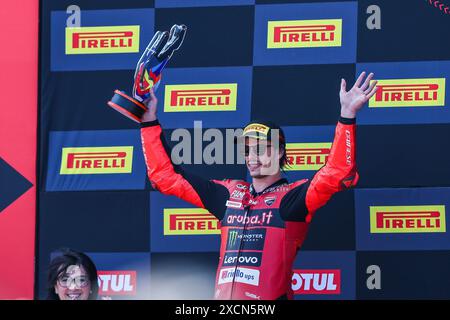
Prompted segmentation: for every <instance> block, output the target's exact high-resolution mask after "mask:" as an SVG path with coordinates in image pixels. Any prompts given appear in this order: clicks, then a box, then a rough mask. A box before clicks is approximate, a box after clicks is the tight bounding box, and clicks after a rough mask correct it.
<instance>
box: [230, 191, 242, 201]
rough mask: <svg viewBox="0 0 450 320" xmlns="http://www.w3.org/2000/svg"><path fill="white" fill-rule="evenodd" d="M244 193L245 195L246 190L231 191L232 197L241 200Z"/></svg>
mask: <svg viewBox="0 0 450 320" xmlns="http://www.w3.org/2000/svg"><path fill="white" fill-rule="evenodd" d="M244 195H245V191H240V190H234V191H233V192H232V193H231V196H230V198H233V199H235V200H240V199H243V198H244Z"/></svg>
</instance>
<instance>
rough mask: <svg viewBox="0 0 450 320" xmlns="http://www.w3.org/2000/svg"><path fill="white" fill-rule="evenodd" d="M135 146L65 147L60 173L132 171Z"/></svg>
mask: <svg viewBox="0 0 450 320" xmlns="http://www.w3.org/2000/svg"><path fill="white" fill-rule="evenodd" d="M132 167H133V146H124V147H90V148H84V147H83V148H63V149H62V159H61V169H60V174H106V173H131V171H132Z"/></svg>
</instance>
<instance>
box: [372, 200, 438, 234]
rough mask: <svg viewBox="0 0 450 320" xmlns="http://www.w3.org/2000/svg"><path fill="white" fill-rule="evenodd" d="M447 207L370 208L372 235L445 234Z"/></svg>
mask: <svg viewBox="0 0 450 320" xmlns="http://www.w3.org/2000/svg"><path fill="white" fill-rule="evenodd" d="M445 231H446V229H445V206H443V205H431V206H393V207H372V206H371V207H370V232H371V233H418V232H420V233H422V232H445Z"/></svg>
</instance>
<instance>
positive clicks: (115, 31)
mask: <svg viewBox="0 0 450 320" xmlns="http://www.w3.org/2000/svg"><path fill="white" fill-rule="evenodd" d="M139 28H140V27H139V26H112V27H82V28H66V54H95V53H129V52H139Z"/></svg>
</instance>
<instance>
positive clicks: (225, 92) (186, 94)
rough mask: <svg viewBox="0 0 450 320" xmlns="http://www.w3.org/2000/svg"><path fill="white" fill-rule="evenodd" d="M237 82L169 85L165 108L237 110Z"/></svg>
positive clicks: (173, 110) (174, 110)
mask: <svg viewBox="0 0 450 320" xmlns="http://www.w3.org/2000/svg"><path fill="white" fill-rule="evenodd" d="M236 96H237V84H236V83H231V84H226V83H224V84H195V85H167V86H166V92H165V101H164V108H165V109H164V110H165V111H167V112H179V111H229V110H236Z"/></svg>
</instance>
